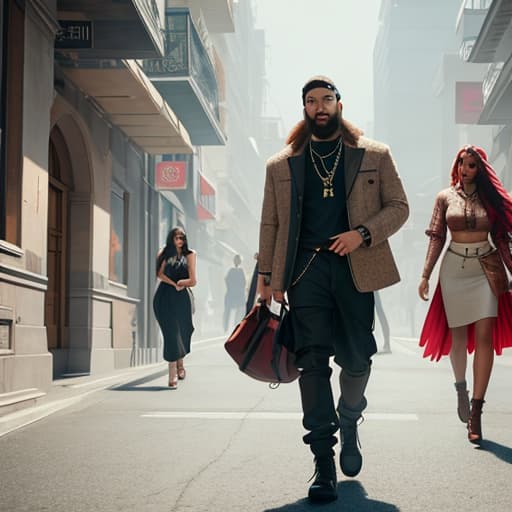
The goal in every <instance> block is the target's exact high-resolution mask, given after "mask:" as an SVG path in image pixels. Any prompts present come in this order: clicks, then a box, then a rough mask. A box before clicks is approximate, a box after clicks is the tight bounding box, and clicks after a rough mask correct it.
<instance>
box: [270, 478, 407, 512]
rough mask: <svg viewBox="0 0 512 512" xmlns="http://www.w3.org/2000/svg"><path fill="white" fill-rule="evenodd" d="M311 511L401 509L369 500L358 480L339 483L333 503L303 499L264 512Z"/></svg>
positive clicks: (395, 511) (393, 511) (390, 511)
mask: <svg viewBox="0 0 512 512" xmlns="http://www.w3.org/2000/svg"><path fill="white" fill-rule="evenodd" d="M309 510H321V511H322V512H350V511H354V512H355V511H357V512H399V511H400V509H399V508H398V507H396V506H395V505H392V504H391V503H385V502H383V501H377V500H372V499H370V498H368V495H367V494H366V491H365V490H364V487H363V486H362V485H361V483H360V482H358V481H357V480H350V481H347V482H340V483H338V499H337V501H332V502H331V503H325V504H317V503H311V502H310V501H309V500H308V499H302V500H299V501H296V502H295V503H291V504H289V505H283V506H282V507H279V508H269V509H266V510H265V511H264V512H304V511H309Z"/></svg>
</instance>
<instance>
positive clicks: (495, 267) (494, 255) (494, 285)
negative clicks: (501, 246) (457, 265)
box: [478, 249, 508, 297]
mask: <svg viewBox="0 0 512 512" xmlns="http://www.w3.org/2000/svg"><path fill="white" fill-rule="evenodd" d="M478 261H479V262H480V265H481V266H482V270H483V271H484V274H485V277H487V281H488V282H489V286H490V287H491V290H492V293H494V295H495V296H496V297H499V296H500V295H501V294H502V293H505V292H508V277H507V273H506V271H505V266H504V265H503V260H502V259H501V256H500V254H499V252H498V251H497V250H496V249H493V250H492V251H490V252H488V253H486V254H484V255H482V256H480V257H479V258H478Z"/></svg>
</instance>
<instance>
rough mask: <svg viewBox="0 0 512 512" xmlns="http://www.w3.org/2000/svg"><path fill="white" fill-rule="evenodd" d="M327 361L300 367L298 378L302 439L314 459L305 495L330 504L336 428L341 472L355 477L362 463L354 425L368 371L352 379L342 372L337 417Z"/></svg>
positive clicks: (333, 495)
mask: <svg viewBox="0 0 512 512" xmlns="http://www.w3.org/2000/svg"><path fill="white" fill-rule="evenodd" d="M327 362H328V361H326V364H319V365H318V366H315V367H313V368H303V369H302V371H301V376H300V378H299V387H300V393H301V400H302V410H303V412H304V418H303V425H304V428H305V429H306V430H308V433H307V434H306V435H305V436H304V438H303V439H304V442H305V443H306V444H308V445H309V446H310V448H311V451H312V452H313V455H314V456H315V474H314V477H313V478H314V481H313V484H312V485H311V487H310V489H309V493H308V495H309V498H310V499H311V500H312V501H330V500H334V499H336V497H337V493H336V484H337V480H336V466H335V463H334V451H333V446H334V445H335V444H336V443H337V439H336V431H337V430H338V428H340V431H341V432H340V437H341V454H340V465H341V470H342V471H343V473H344V474H345V475H347V476H350V477H353V476H356V475H357V474H359V471H361V467H362V463H363V460H362V456H361V452H360V451H359V439H358V435H357V425H358V422H359V420H360V418H361V413H362V411H363V410H364V409H365V408H366V399H365V397H364V391H365V389H366V384H367V382H368V378H369V375H370V370H369V368H368V371H367V372H366V373H364V374H360V375H355V376H354V375H349V374H348V373H346V372H345V371H342V372H341V374H340V386H341V398H340V400H339V402H338V411H337V412H338V414H336V409H335V407H334V399H333V394H332V389H331V381H330V377H331V374H332V369H331V368H330V367H329V366H328V364H327Z"/></svg>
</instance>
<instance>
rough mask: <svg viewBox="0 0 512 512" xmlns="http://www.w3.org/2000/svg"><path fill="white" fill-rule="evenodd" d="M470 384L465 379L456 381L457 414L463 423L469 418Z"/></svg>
mask: <svg viewBox="0 0 512 512" xmlns="http://www.w3.org/2000/svg"><path fill="white" fill-rule="evenodd" d="M467 387H468V385H467V382H466V381H465V380H461V381H460V382H456V383H455V390H456V391H457V414H458V416H459V419H460V421H462V423H467V422H468V420H469V391H468V389H467Z"/></svg>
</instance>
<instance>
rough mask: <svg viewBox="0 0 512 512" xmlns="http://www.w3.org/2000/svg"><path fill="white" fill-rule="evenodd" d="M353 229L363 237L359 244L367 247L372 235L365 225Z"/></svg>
mask: <svg viewBox="0 0 512 512" xmlns="http://www.w3.org/2000/svg"><path fill="white" fill-rule="evenodd" d="M355 230H356V231H357V232H358V233H359V234H360V235H361V237H362V239H363V243H362V244H361V245H362V246H364V247H368V246H369V245H370V244H371V243H372V235H370V232H369V231H368V229H367V228H366V227H365V226H357V227H356V228H355Z"/></svg>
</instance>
